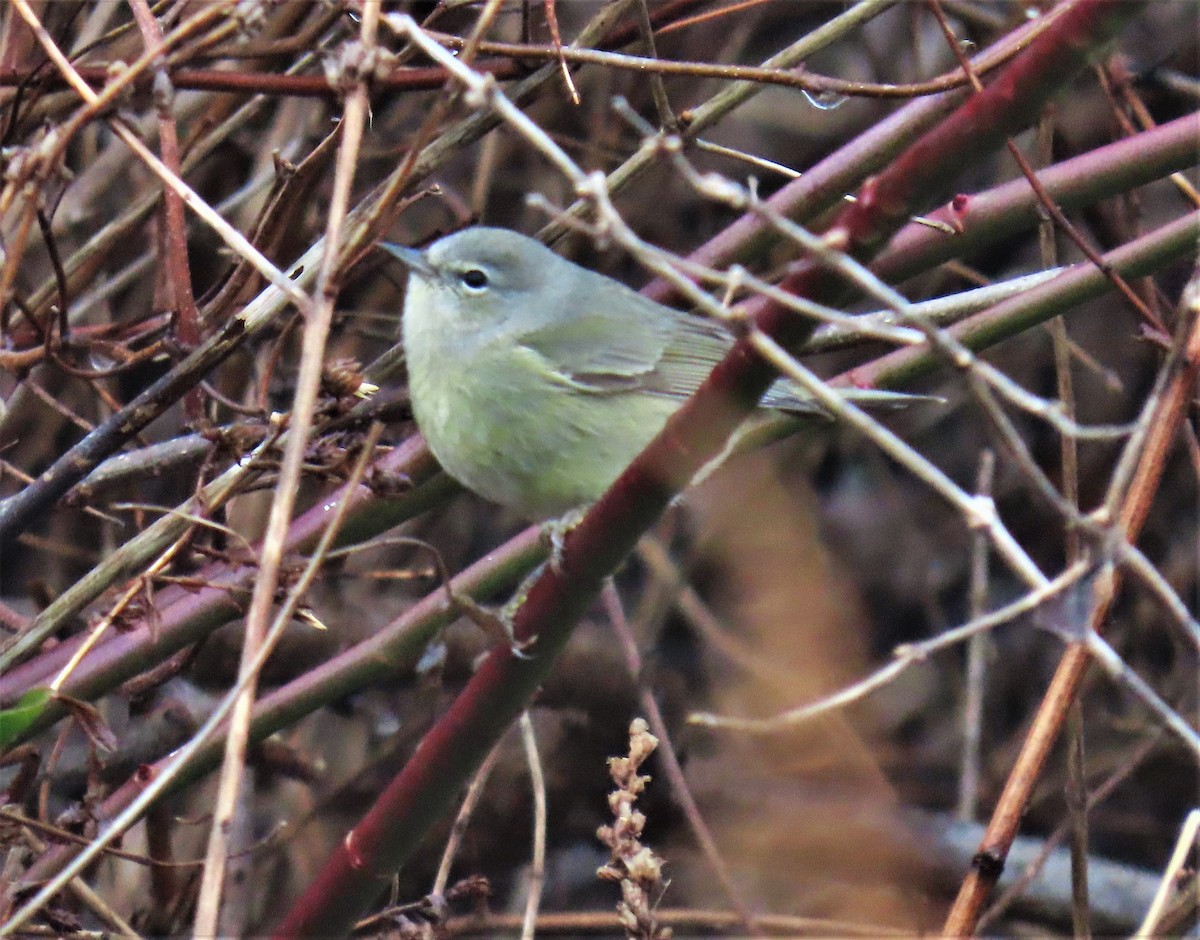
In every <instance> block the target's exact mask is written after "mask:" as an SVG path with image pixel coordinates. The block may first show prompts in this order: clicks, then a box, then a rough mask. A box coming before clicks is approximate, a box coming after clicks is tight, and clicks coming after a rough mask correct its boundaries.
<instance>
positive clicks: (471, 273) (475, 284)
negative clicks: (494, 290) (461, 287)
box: [460, 268, 488, 291]
mask: <svg viewBox="0 0 1200 940" xmlns="http://www.w3.org/2000/svg"><path fill="white" fill-rule="evenodd" d="M460 277H461V278H462V282H463V284H465V285H466V287H467V289H468V290H475V291H478V290H483V289H484V288H485V287H487V286H488V276H487V273H486V272H485V271H481V270H479V268H468V269H467V270H466V271H463V273H462V274H461V275H460Z"/></svg>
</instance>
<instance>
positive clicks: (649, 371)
mask: <svg viewBox="0 0 1200 940" xmlns="http://www.w3.org/2000/svg"><path fill="white" fill-rule="evenodd" d="M381 247H383V248H384V249H385V250H386V251H387V252H389V253H390V254H392V255H393V256H395V257H396V258H398V259H399V260H401V261H402V262H404V263H405V264H406V265H407V267H408V269H409V277H408V283H407V291H406V296H405V301H404V309H403V314H402V325H401V339H402V343H403V347H404V356H405V360H406V362H407V367H408V383H409V394H410V398H411V402H412V408H413V414H414V417H415V419H416V422H417V426H418V428H419V429H420V430H421V432H422V434H423V435H424V437H425V441H426V443H427V444H428V446H429V448H430V450H431V451H432V452H433V455H434V456H435V457H436V458H437V460H438V462H439V463H440V464H441V465H442V468H443V469H444V470H445V471H446V472H447V473H448V474H449V475H450V476H451V477H453V478H454V479H455V480H457V481H458V482H459V483H461V484H462V485H463V486H465V487H466V488H467V489H469V490H471V491H473V492H475V493H477V494H478V495H480V496H482V497H483V498H484V499H486V500H489V501H491V502H493V503H496V504H498V505H500V506H504V507H506V508H508V509H511V510H514V511H515V512H517V513H518V514H520V515H522V516H524V517H526V518H528V519H531V520H549V519H553V518H557V517H561V516H563V515H564V514H567V513H570V512H572V511H576V510H579V509H580V508H582V507H585V506H587V505H589V504H591V503H593V502H595V501H596V500H597V499H599V497H600V496H601V495H602V494H603V493H604V491H605V490H606V489H608V487H609V486H610V485H611V484H612V483H613V481H615V480H616V478H617V477H618V476H619V475H620V474H621V472H622V471H623V470H624V469H625V467H626V466H627V465H628V464H629V463H630V462H631V461H632V460H633V458H634V457H636V456H637V454H638V453H639V452H640V451H641V450H642V449H643V448H644V447H645V446H646V445H647V444H648V443H649V442H650V440H651V439H653V438H654V436H655V435H656V434H658V432H659V431H660V430H661V429H662V427H663V426H664V425H665V424H666V422H667V419H668V418H669V417H670V416H671V415H672V414H673V413H674V412H675V411H676V410H678V409H679V408H680V407H681V406H682V404H683V402H684V401H685V400H686V399H687V398H688V397H689V396H690V395H691V394H692V393H693V392H694V391H695V390H696V389H697V388H699V386H700V384H701V383H702V382H703V381H704V380H705V378H706V377H707V376H708V374H709V372H710V371H711V370H712V368H713V366H714V365H716V363H717V362H719V361H720V360H721V359H722V358H723V357H724V356H725V354H726V353H727V352H728V351H729V349H730V348H731V347H732V345H733V338H732V337H731V336H730V335H729V333H728V332H727V331H726V330H725V329H724V328H723V327H722V326H721V325H720V324H718V323H716V322H713V321H711V320H707V319H704V318H701V317H698V316H694V315H692V314H689V313H686V312H683V311H680V310H676V309H674V308H671V307H668V306H665V305H663V304H660V303H657V302H655V301H653V300H650V299H649V298H647V297H643V296H642V295H641V294H638V293H637V292H636V291H634V290H632V289H630V288H629V287H627V286H625V285H624V284H621V283H620V282H618V281H616V280H614V279H612V278H610V277H606V276H605V275H602V274H599V273H597V272H595V271H591V270H589V269H587V268H585V267H583V266H581V265H578V264H575V263H574V262H572V261H570V260H568V259H566V258H563V257H562V256H560V255H558V254H556V253H555V252H554V251H552V250H551V249H550V248H548V247H546V246H545V245H544V244H542V243H541V242H539V241H537V240H536V239H533V238H529V237H528V236H525V235H522V234H520V233H518V232H516V231H512V230H509V229H504V228H495V227H490V226H473V227H469V228H465V229H462V230H460V231H458V232H455V233H453V234H450V235H447V236H444V237H442V238H440V239H438V240H437V241H435V242H433V243H432V244H431V245H429V246H428V247H427V248H425V249H424V250H416V249H412V248H408V247H405V246H402V245H396V244H392V243H387V242H383V243H381ZM845 391H846V392H848V397H858V398H865V399H867V400H868V401H875V402H878V403H883V404H895V403H897V402H901V403H902V402H905V401H908V400H910V399H913V398H919V397H920V396H908V395H903V394H900V393H895V392H881V391H875V390H853V389H852V390H845ZM864 392H865V394H863V393H864ZM761 405H762V407H763V408H769V409H778V410H786V411H796V412H813V411H814V410H816V411H820V410H821V409H820V408H819V407H818V406H817V405H816V403H815V402H814V401H813V400H812V399H811V398H810V397H807V396H805V395H804V394H803V393H802V392H800V390H799V389H797V388H795V387H794V386H792V385H790V384H789V383H787V382H786V381H783V380H781V381H777V382H776V383H775V384H774V385H772V386H771V388H770V389H769V390H768V391H767V393H766V395H765V396H764V397H763V399H762V402H761Z"/></svg>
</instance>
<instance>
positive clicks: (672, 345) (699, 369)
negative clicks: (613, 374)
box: [645, 313, 733, 398]
mask: <svg viewBox="0 0 1200 940" xmlns="http://www.w3.org/2000/svg"><path fill="white" fill-rule="evenodd" d="M671 327H672V330H671V341H670V342H669V343H668V344H667V347H666V349H664V350H663V354H662V357H661V358H660V359H659V361H658V364H657V365H656V366H655V369H654V373H653V375H651V376H650V377H649V379H648V380H647V382H646V383H645V387H646V389H647V390H648V391H654V392H658V393H660V394H662V395H669V396H671V397H672V398H687V397H689V396H690V395H691V394H692V393H693V392H694V391H696V389H698V388H699V387H700V384H701V383H702V382H703V381H704V380H705V379H706V378H708V373H710V372H711V371H712V368H713V366H715V365H716V364H717V363H718V362H720V361H721V360H722V359H723V358H725V354H726V353H727V352H729V347H730V346H732V345H733V340H732V339H731V338H730V336H729V334H728V333H727V332H726V331H725V329H724V328H723V327H721V326H720V324H717V323H714V322H712V321H711V320H704V319H701V318H700V317H694V316H689V315H687V314H683V313H680V314H677V315H675V316H673V317H672V321H671Z"/></svg>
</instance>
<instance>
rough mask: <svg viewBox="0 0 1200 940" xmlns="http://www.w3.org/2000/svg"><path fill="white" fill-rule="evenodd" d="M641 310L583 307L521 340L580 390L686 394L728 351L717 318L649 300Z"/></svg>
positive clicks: (527, 333)
mask: <svg viewBox="0 0 1200 940" xmlns="http://www.w3.org/2000/svg"><path fill="white" fill-rule="evenodd" d="M640 313H641V314H642V316H640V317H638V318H637V319H636V320H629V321H626V320H624V319H622V320H620V321H618V320H617V319H616V318H614V317H612V316H610V315H608V314H606V313H579V314H576V315H574V316H572V317H571V318H570V319H567V320H563V321H561V322H556V323H549V324H545V325H542V326H538V327H535V328H533V329H531V330H527V331H525V332H523V333H522V334H521V335H520V336H519V337H518V342H519V343H520V344H521V345H522V346H525V347H527V348H528V349H531V350H533V351H535V352H537V353H538V354H539V355H541V356H542V358H544V359H545V360H546V361H547V363H548V364H549V365H550V367H551V369H552V370H553V371H554V372H555V373H557V374H558V375H559V376H560V377H561V378H563V379H564V380H566V381H569V382H570V383H571V384H572V385H573V386H575V387H577V388H579V389H581V390H585V391H594V392H601V393H604V392H620V391H633V390H637V391H644V392H652V393H656V394H659V395H665V396H668V397H670V398H681V399H682V398H687V397H688V396H689V395H691V394H692V392H694V391H695V390H696V389H697V388H699V387H700V383H701V382H703V381H704V379H705V378H707V376H708V373H709V372H710V371H711V370H712V367H713V365H714V364H715V363H716V362H717V361H718V360H719V359H720V358H721V357H722V356H724V355H725V353H726V352H727V351H728V349H729V346H730V339H729V336H728V334H727V333H725V331H724V330H722V329H721V327H720V326H718V325H716V324H714V323H710V322H708V321H706V320H701V319H699V318H697V317H692V316H687V315H686V314H682V313H679V314H677V313H675V312H673V311H667V310H665V309H664V308H662V307H659V306H658V305H657V304H651V303H650V302H649V301H647V302H646V307H645V309H644V310H642V311H640Z"/></svg>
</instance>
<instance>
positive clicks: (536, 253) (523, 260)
mask: <svg viewBox="0 0 1200 940" xmlns="http://www.w3.org/2000/svg"><path fill="white" fill-rule="evenodd" d="M383 247H384V248H385V249H386V250H387V251H389V252H390V253H391V254H393V255H395V256H396V257H397V258H399V259H400V260H401V261H403V262H404V263H405V264H407V265H408V267H409V270H410V272H411V275H412V281H410V283H409V290H410V292H411V291H412V290H413V288H414V287H416V286H417V283H420V286H421V287H422V288H424V292H426V293H427V295H432V296H435V297H439V298H440V299H441V301H442V303H445V304H453V305H454V306H455V307H456V308H458V309H464V310H472V311H476V312H477V313H478V314H480V315H486V313H485V312H486V311H492V312H494V313H498V312H499V311H500V310H501V309H508V310H510V311H511V310H512V309H514V307H515V308H516V309H521V308H522V307H523V305H522V303H521V301H522V299H523V298H526V299H527V298H529V297H531V296H536V295H538V294H539V292H540V293H542V294H544V293H545V292H546V291H547V290H548V289H553V288H554V287H555V286H556V285H561V284H562V282H563V281H564V280H569V279H570V276H571V274H572V273H574V272H575V271H577V270H578V269H577V268H576V267H575V266H574V265H573V264H571V263H570V262H569V261H566V260H565V259H563V258H560V257H559V256H558V255H556V254H555V253H554V252H553V251H551V250H550V249H549V248H547V247H546V246H545V245H543V244H542V243H541V242H539V241H536V240H534V239H532V238H528V237H527V236H525V235H521V234H520V233H518V232H514V231H511V230H509V229H504V228H489V227H486V226H476V227H474V228H467V229H463V230H462V231H460V232H455V233H454V234H453V235H447V236H446V237H445V238H440V239H438V240H437V241H436V242H434V243H433V244H432V245H430V246H429V247H428V248H426V249H425V250H424V251H414V250H413V249H411V248H404V247H401V246H398V245H389V244H384V245H383Z"/></svg>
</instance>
